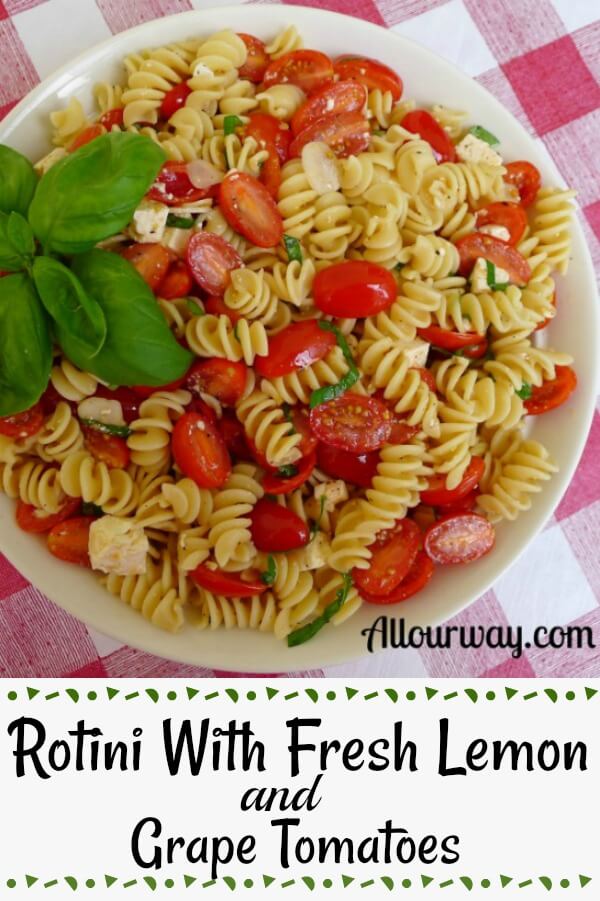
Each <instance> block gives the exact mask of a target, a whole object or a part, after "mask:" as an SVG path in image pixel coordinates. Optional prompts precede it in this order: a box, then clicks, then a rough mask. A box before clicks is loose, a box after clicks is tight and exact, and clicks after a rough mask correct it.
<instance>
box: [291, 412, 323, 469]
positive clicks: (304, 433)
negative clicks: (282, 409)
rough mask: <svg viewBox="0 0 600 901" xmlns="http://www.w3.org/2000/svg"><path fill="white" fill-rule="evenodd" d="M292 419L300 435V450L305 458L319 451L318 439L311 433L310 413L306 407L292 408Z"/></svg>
mask: <svg viewBox="0 0 600 901" xmlns="http://www.w3.org/2000/svg"><path fill="white" fill-rule="evenodd" d="M290 417H291V420H292V426H293V428H294V429H295V430H296V432H298V434H299V435H300V444H299V445H298V450H299V451H300V453H301V454H302V456H303V457H306V456H307V454H312V452H313V451H314V450H316V449H317V444H318V443H319V441H318V439H317V438H316V436H315V435H313V433H312V432H311V429H310V418H309V411H308V410H307V408H306V407H292V410H291V413H290Z"/></svg>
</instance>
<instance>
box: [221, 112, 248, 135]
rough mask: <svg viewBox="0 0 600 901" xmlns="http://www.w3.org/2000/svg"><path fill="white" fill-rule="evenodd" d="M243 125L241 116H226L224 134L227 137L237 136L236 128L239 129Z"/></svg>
mask: <svg viewBox="0 0 600 901" xmlns="http://www.w3.org/2000/svg"><path fill="white" fill-rule="evenodd" d="M243 124H244V123H243V122H242V120H241V119H240V117H239V116H225V118H224V119H223V132H224V133H225V134H226V135H232V134H235V130H236V128H239V127H240V126H241V125H243Z"/></svg>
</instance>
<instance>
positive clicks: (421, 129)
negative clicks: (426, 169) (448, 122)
mask: <svg viewBox="0 0 600 901" xmlns="http://www.w3.org/2000/svg"><path fill="white" fill-rule="evenodd" d="M402 128H405V129H406V130H407V131H412V133H413V134H418V135H420V136H421V138H422V139H423V140H424V141H427V143H428V144H430V145H431V147H432V148H433V150H434V151H435V153H436V154H437V156H438V158H439V159H438V162H440V163H455V162H456V148H455V147H454V144H453V143H452V141H451V140H450V137H449V135H448V132H447V131H444V129H443V128H442V126H441V125H440V123H439V122H436V120H435V119H434V118H433V116H432V115H431V113H428V112H427V110H424V109H415V110H412V111H411V112H410V113H407V114H406V115H405V116H404V118H403V119H402Z"/></svg>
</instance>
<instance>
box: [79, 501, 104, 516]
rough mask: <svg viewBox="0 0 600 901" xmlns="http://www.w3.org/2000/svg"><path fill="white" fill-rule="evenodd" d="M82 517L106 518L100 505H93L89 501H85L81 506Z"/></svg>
mask: <svg viewBox="0 0 600 901" xmlns="http://www.w3.org/2000/svg"><path fill="white" fill-rule="evenodd" d="M81 515H82V516H104V510H103V509H102V507H99V506H98V504H92V503H90V502H89V501H84V502H83V504H82V505H81Z"/></svg>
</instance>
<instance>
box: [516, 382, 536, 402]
mask: <svg viewBox="0 0 600 901" xmlns="http://www.w3.org/2000/svg"><path fill="white" fill-rule="evenodd" d="M515 394H518V395H519V397H520V398H521V400H529V398H530V397H531V395H532V394H533V389H532V387H531V385H530V384H529V382H523V384H522V385H521V387H520V388H519V390H518V391H515Z"/></svg>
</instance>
